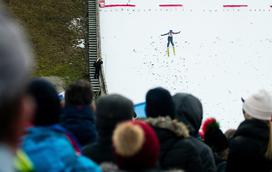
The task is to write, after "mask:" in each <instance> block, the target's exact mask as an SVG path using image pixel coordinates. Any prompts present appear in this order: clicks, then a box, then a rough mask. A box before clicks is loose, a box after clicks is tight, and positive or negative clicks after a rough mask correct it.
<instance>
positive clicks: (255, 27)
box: [100, 0, 272, 129]
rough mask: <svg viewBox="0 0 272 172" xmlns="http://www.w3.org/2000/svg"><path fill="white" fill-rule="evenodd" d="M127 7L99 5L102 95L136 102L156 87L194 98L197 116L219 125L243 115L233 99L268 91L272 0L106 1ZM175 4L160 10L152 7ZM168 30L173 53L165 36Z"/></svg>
mask: <svg viewBox="0 0 272 172" xmlns="http://www.w3.org/2000/svg"><path fill="white" fill-rule="evenodd" d="M128 2H129V3H130V4H134V5H136V7H135V8H133V7H111V8H100V22H101V43H102V57H103V58H104V70H105V74H106V82H107V87H108V90H109V92H110V93H121V94H123V95H125V96H128V97H129V98H131V99H132V100H133V101H134V102H135V103H139V102H143V101H144V98H145V93H146V92H147V90H148V89H150V88H153V87H156V86H162V87H165V88H167V89H169V90H170V91H171V93H172V94H174V93H176V92H189V93H192V94H194V95H196V96H198V97H199V98H201V100H202V103H203V105H204V112H205V117H208V116H213V117H216V118H217V119H218V120H219V121H221V125H222V127H223V129H227V128H230V127H237V125H238V124H239V122H240V121H241V120H242V119H243V117H242V114H241V101H240V98H241V97H242V96H243V97H246V96H248V95H249V94H251V93H252V92H254V91H255V90H257V89H259V88H266V89H269V90H272V75H271V72H270V69H271V64H272V59H271V58H272V24H271V17H272V8H271V7H270V5H272V1H262V2H259V1H258V2H257V1H256V0H244V1H235V2H234V1H232V2H231V1H215V0H207V1H205V2H204V1H202V0H192V1H191V2H188V1H178V0H168V1H167V0H160V1H158V0H137V1H136V0H111V1H106V2H105V3H106V4H123V3H124V4H126V3H128ZM169 3H170V4H182V5H183V7H175V8H174V7H169V8H162V7H159V4H169ZM233 3H235V4H244V5H245V4H246V5H248V7H240V8H224V7H223V5H226V4H227V5H229V4H233ZM170 29H172V30H174V31H181V34H179V35H174V43H175V45H176V46H175V47H176V56H174V55H173V53H172V49H171V48H170V57H167V53H166V44H167V36H165V37H162V36H160V35H161V34H164V33H167V32H168V31H169V30H170Z"/></svg>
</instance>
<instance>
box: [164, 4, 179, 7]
mask: <svg viewBox="0 0 272 172" xmlns="http://www.w3.org/2000/svg"><path fill="white" fill-rule="evenodd" d="M159 6H160V7H183V5H182V4H160V5H159Z"/></svg>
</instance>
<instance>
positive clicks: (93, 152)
mask: <svg viewBox="0 0 272 172" xmlns="http://www.w3.org/2000/svg"><path fill="white" fill-rule="evenodd" d="M82 153H83V155H84V156H86V157H87V158H89V159H91V160H93V161H94V162H96V163H97V164H101V163H103V162H114V157H113V148H112V139H111V137H105V138H98V141H97V142H96V143H94V144H91V145H88V146H86V147H84V148H83V150H82Z"/></svg>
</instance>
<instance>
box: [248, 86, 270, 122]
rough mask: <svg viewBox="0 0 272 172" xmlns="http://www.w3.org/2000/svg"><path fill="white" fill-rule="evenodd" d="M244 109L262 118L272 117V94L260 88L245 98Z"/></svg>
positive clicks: (257, 117)
mask: <svg viewBox="0 0 272 172" xmlns="http://www.w3.org/2000/svg"><path fill="white" fill-rule="evenodd" d="M243 110H244V111H245V112H246V113H247V114H248V115H250V116H252V117H253V118H256V119H260V120H271V119H272V95H271V93H270V92H268V91H267V90H260V91H259V92H258V93H256V94H253V95H252V96H250V97H249V98H247V99H245V101H244V104H243Z"/></svg>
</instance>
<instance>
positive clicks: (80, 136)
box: [60, 106, 97, 147]
mask: <svg viewBox="0 0 272 172" xmlns="http://www.w3.org/2000/svg"><path fill="white" fill-rule="evenodd" d="M60 121H61V125H62V126H63V127H64V128H66V129H67V130H68V131H70V132H71V133H72V134H73V135H74V136H75V137H76V138H77V140H78V142H79V144H80V145H81V146H82V147H83V146H85V145H87V144H91V143H93V142H95V141H96V135H97V134H96V128H95V124H94V114H93V112H92V109H91V107H90V106H68V107H65V108H64V110H63V114H62V115H61V119H60Z"/></svg>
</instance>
